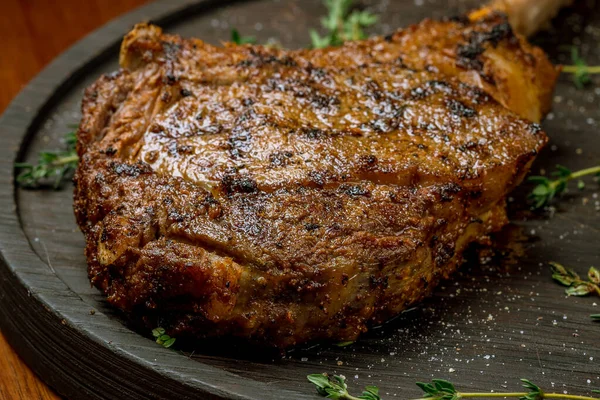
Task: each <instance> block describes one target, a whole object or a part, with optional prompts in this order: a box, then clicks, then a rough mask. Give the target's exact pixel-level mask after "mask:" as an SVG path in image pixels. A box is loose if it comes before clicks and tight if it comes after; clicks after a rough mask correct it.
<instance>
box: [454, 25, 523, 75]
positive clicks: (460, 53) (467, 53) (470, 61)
mask: <svg viewBox="0 0 600 400" xmlns="http://www.w3.org/2000/svg"><path fill="white" fill-rule="evenodd" d="M513 38H515V34H514V32H513V30H512V27H511V26H510V24H509V23H508V22H506V20H505V19H504V22H501V23H498V24H496V25H494V26H493V27H492V29H490V30H489V31H479V30H473V31H471V33H470V34H469V37H468V39H467V43H466V44H460V45H458V47H457V48H456V55H457V64H458V66H460V67H464V68H468V69H473V70H476V71H479V72H483V61H482V60H481V59H480V58H479V56H480V55H481V54H483V53H484V52H485V45H486V44H488V43H489V45H491V46H493V47H496V46H498V43H500V42H501V41H502V40H505V39H507V40H509V39H513ZM488 79H489V77H488Z"/></svg>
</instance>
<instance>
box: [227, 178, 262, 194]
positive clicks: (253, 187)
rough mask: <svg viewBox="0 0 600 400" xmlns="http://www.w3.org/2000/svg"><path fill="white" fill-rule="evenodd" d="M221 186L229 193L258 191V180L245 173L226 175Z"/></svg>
mask: <svg viewBox="0 0 600 400" xmlns="http://www.w3.org/2000/svg"><path fill="white" fill-rule="evenodd" d="M221 187H222V188H223V191H224V192H225V193H226V194H227V195H232V194H235V193H255V192H258V185H257V184H256V181H255V180H254V179H252V178H250V177H249V176H243V175H225V176H224V177H223V179H221Z"/></svg>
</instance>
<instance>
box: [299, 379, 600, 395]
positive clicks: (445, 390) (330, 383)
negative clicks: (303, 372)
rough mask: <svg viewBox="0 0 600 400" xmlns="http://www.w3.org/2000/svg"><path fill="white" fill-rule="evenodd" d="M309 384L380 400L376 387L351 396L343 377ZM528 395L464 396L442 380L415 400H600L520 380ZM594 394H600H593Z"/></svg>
mask: <svg viewBox="0 0 600 400" xmlns="http://www.w3.org/2000/svg"><path fill="white" fill-rule="evenodd" d="M307 378H308V380H309V381H310V382H311V383H312V384H313V385H315V386H316V388H317V392H318V393H319V394H320V395H321V396H323V397H327V398H329V399H334V400H381V397H380V396H379V389H378V388H377V387H376V386H367V387H366V388H365V391H364V392H363V393H362V395H361V396H359V397H355V396H352V395H351V394H349V393H348V386H347V385H346V382H345V381H346V378H344V377H343V376H342V375H333V376H331V375H327V374H312V375H308V376H307ZM521 382H523V387H524V388H525V389H527V392H519V393H496V392H494V393H463V392H459V391H457V390H456V388H455V387H454V384H452V383H451V382H449V381H446V380H443V379H433V380H432V381H431V383H423V382H417V386H418V387H420V388H421V390H423V394H424V396H423V397H422V398H420V399H415V400H460V399H467V398H498V397H500V398H510V397H514V398H518V399H519V400H543V399H572V400H600V399H597V398H594V397H588V396H577V395H573V394H562V393H544V392H543V391H542V389H541V388H540V387H539V386H537V385H536V384H534V383H532V382H531V381H530V380H528V379H521ZM592 392H593V393H600V391H598V390H593V391H592Z"/></svg>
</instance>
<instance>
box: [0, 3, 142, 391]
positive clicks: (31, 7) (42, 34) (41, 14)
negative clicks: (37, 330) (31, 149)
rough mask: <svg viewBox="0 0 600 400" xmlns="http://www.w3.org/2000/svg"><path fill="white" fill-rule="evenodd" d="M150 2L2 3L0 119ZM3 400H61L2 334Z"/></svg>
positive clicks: (0, 382) (0, 373) (0, 378)
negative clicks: (63, 56) (61, 65)
mask: <svg viewBox="0 0 600 400" xmlns="http://www.w3.org/2000/svg"><path fill="white" fill-rule="evenodd" d="M146 2H148V0H58V1H52V0H2V12H0V43H1V47H2V50H1V51H0V113H2V112H3V111H4V109H5V108H6V107H7V106H8V104H9V103H10V101H11V99H12V98H13V97H14V96H15V95H16V94H17V93H18V92H19V91H20V90H21V89H22V88H23V86H25V85H26V84H27V82H29V81H30V80H31V78H33V77H34V76H35V75H36V74H37V73H38V72H40V70H42V69H43V68H44V66H45V65H46V64H48V63H49V62H50V61H52V59H53V58H54V57H56V56H57V55H59V54H60V53H61V52H62V51H64V50H65V49H67V48H68V47H69V46H70V45H72V44H73V43H75V42H76V41H77V40H79V39H81V38H82V37H83V36H85V35H86V34H87V33H89V32H91V31H93V30H94V29H96V28H98V27H100V26H102V25H103V24H105V23H106V22H108V21H109V20H111V19H113V18H115V17H117V16H119V15H120V14H123V13H125V12H127V11H130V10H132V9H133V8H136V7H138V6H140V5H141V4H143V3H146ZM0 129H1V128H0ZM0 135H1V133H0ZM0 140H1V139H0ZM0 399H1V400H21V399H23V400H38V399H42V400H46V399H54V400H56V399H58V396H57V395H56V394H54V393H53V392H52V390H51V389H49V388H48V387H47V386H46V385H45V384H44V383H42V382H41V381H40V380H39V379H38V378H37V376H36V375H34V374H33V372H31V371H30V370H29V368H27V366H26V365H25V364H23V362H22V361H21V360H20V359H19V357H18V356H17V355H16V353H15V352H14V351H13V350H12V349H11V348H10V345H9V344H8V343H7V342H6V340H5V338H4V336H2V334H1V333H0Z"/></svg>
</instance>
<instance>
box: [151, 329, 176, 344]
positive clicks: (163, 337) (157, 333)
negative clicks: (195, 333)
mask: <svg viewBox="0 0 600 400" xmlns="http://www.w3.org/2000/svg"><path fill="white" fill-rule="evenodd" d="M152 336H154V337H155V338H156V343H158V344H161V345H163V346H164V347H166V348H169V347H171V346H173V343H175V338H174V337H171V336H169V335H167V334H166V333H165V330H164V328H161V327H158V328H156V329H152Z"/></svg>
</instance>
